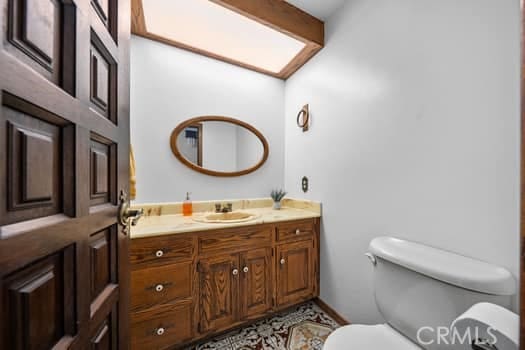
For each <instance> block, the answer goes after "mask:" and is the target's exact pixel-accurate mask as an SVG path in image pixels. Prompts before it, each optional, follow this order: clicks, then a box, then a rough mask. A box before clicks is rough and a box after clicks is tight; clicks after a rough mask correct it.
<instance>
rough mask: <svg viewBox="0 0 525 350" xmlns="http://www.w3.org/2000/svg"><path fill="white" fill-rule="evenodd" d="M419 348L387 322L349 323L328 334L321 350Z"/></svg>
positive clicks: (397, 349) (406, 349)
mask: <svg viewBox="0 0 525 350" xmlns="http://www.w3.org/2000/svg"><path fill="white" fill-rule="evenodd" d="M346 349H369V350H384V349H388V350H421V347H419V346H417V345H416V344H414V343H413V342H412V341H410V340H408V338H405V337H404V336H403V335H402V334H401V333H399V332H397V331H396V330H394V329H393V328H392V327H390V326H389V325H387V324H378V325H373V326H365V325H349V326H344V327H341V328H338V329H336V330H335V331H334V332H333V333H332V334H330V335H329V336H328V339H326V342H325V344H324V347H323V350H346Z"/></svg>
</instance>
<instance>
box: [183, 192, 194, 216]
mask: <svg viewBox="0 0 525 350" xmlns="http://www.w3.org/2000/svg"><path fill="white" fill-rule="evenodd" d="M191 214H193V204H192V203H191V199H190V192H186V200H185V201H184V202H183V203H182V215H184V216H191Z"/></svg>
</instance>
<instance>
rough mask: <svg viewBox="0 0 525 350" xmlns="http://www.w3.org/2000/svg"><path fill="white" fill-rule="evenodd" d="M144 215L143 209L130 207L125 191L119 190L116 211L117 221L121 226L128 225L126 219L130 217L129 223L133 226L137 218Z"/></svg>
mask: <svg viewBox="0 0 525 350" xmlns="http://www.w3.org/2000/svg"><path fill="white" fill-rule="evenodd" d="M143 215H144V209H143V208H140V209H131V208H130V207H129V201H128V198H127V195H126V192H124V191H120V204H119V211H118V222H119V224H121V225H122V226H127V225H128V219H131V225H132V226H135V225H136V224H137V222H138V221H139V219H140V218H141V217H142V216H143Z"/></svg>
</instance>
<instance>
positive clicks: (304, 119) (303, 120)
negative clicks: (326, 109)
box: [297, 104, 310, 132]
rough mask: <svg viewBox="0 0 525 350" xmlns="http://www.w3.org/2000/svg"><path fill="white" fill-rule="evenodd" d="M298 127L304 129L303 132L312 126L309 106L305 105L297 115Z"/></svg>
mask: <svg viewBox="0 0 525 350" xmlns="http://www.w3.org/2000/svg"><path fill="white" fill-rule="evenodd" d="M297 126H298V127H300V128H302V129H303V132H306V131H308V128H309V126H310V110H309V107H308V105H307V104H306V105H304V106H303V108H302V109H301V110H300V111H299V113H298V114H297Z"/></svg>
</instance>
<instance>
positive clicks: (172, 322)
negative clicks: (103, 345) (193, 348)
mask: <svg viewBox="0 0 525 350" xmlns="http://www.w3.org/2000/svg"><path fill="white" fill-rule="evenodd" d="M191 312H192V310H191V303H183V304H180V305H176V306H173V305H168V306H160V307H155V308H151V309H149V310H146V311H141V312H136V313H133V315H132V317H131V347H132V349H140V350H157V349H165V348H169V347H171V346H173V345H175V344H177V343H181V342H185V341H189V340H191V338H192V335H193V333H192V317H191Z"/></svg>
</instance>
